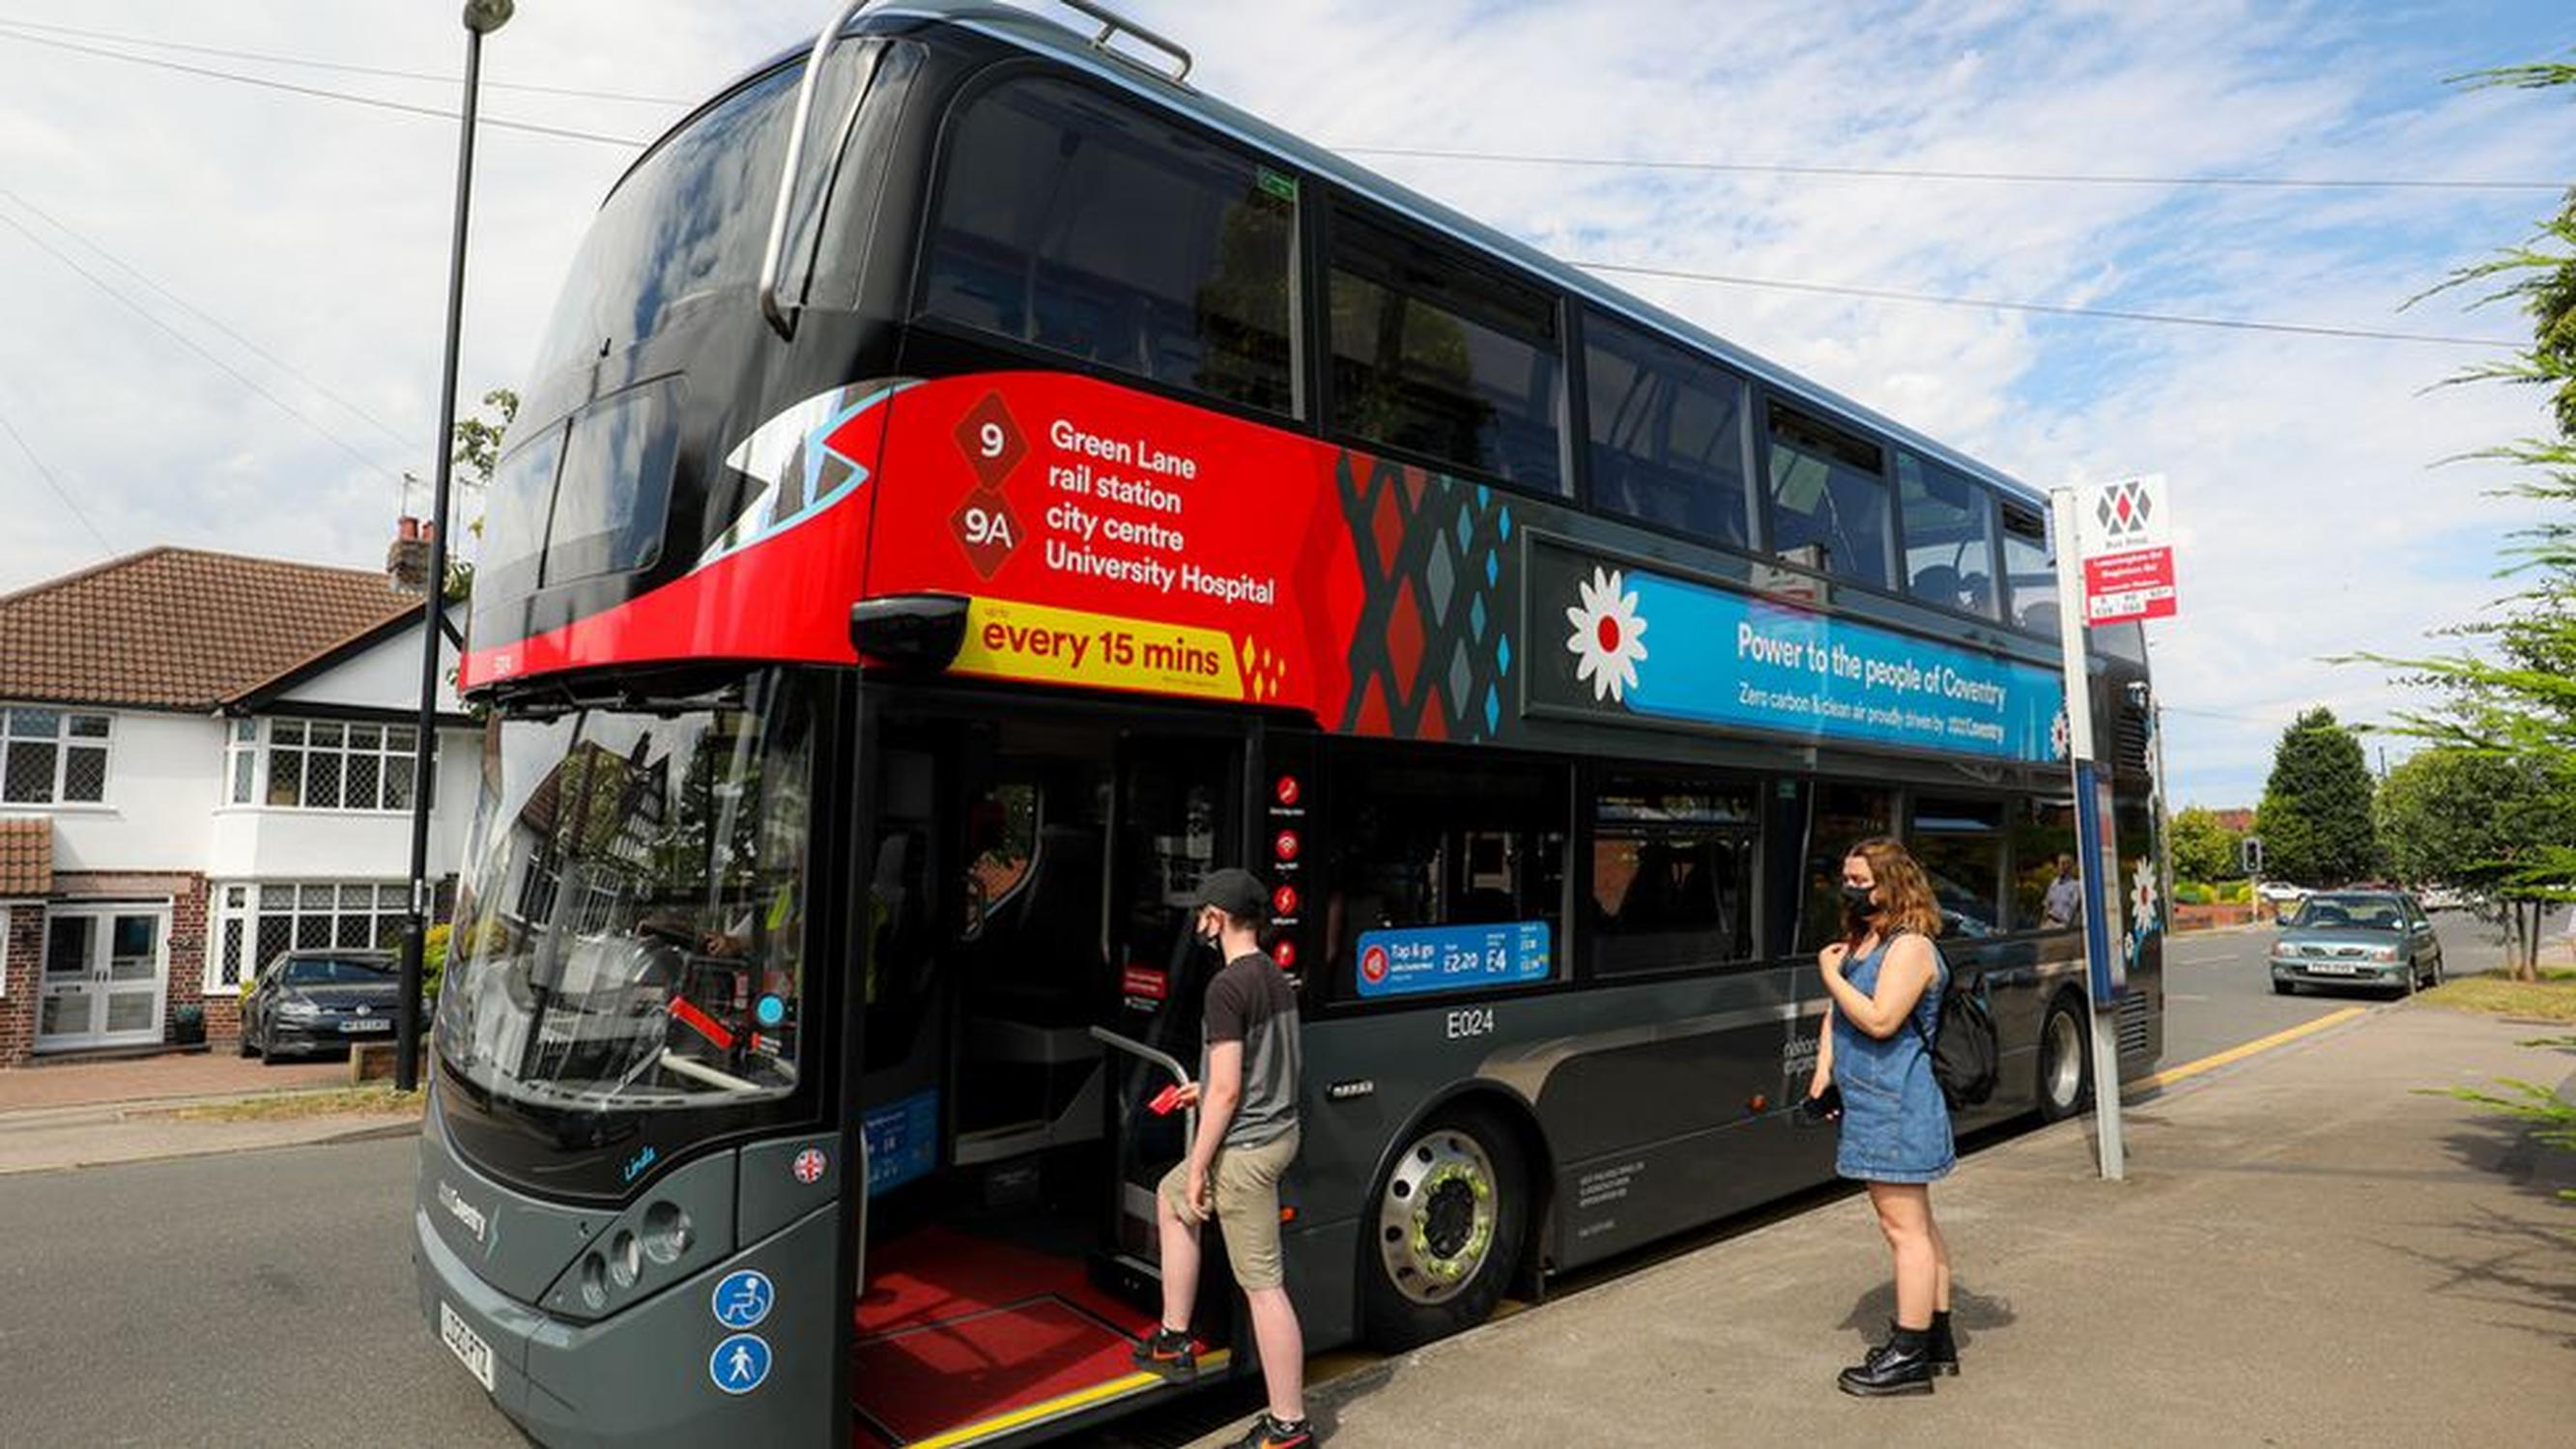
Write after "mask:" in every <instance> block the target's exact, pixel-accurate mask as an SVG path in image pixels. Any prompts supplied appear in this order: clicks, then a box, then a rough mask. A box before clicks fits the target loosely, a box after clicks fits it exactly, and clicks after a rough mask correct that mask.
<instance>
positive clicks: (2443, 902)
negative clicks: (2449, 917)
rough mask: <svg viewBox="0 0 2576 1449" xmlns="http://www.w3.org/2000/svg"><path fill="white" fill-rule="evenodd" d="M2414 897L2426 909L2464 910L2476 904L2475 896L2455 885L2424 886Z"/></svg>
mask: <svg viewBox="0 0 2576 1449" xmlns="http://www.w3.org/2000/svg"><path fill="white" fill-rule="evenodd" d="M2415 899H2417V900H2419V901H2422V902H2423V903H2424V909H2426V910H2428V911H2465V910H2467V909H2468V908H2469V907H2471V906H2473V905H2476V904H2477V898H2476V897H2475V896H2472V895H2470V894H2469V893H2468V892H2467V891H2464V890H2461V889H2459V888H2458V887H2456V886H2426V887H2425V888H2424V889H2423V890H2421V891H2418V892H2416V894H2415Z"/></svg>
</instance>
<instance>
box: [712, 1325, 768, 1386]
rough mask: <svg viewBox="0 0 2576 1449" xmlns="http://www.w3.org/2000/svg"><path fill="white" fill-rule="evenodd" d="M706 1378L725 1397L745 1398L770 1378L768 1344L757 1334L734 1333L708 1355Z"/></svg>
mask: <svg viewBox="0 0 2576 1449" xmlns="http://www.w3.org/2000/svg"><path fill="white" fill-rule="evenodd" d="M707 1377H708V1378H711V1379H713V1380H715V1384H716V1387H717V1388H720V1389H722V1390H724V1391H725V1392H726V1393H728V1394H747V1393H750V1392H751V1391H752V1390H753V1389H756V1388H759V1387H760V1384H761V1381H762V1380H763V1379H766V1378H768V1377H769V1341H768V1340H767V1339H764V1338H762V1337H761V1336H760V1335H759V1334H757V1333H737V1334H735V1335H734V1336H733V1337H731V1338H728V1339H726V1340H725V1341H724V1342H722V1343H719V1344H717V1345H716V1351H715V1352H714V1353H711V1354H709V1355H707Z"/></svg>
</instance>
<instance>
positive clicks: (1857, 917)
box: [1843, 885, 1878, 926]
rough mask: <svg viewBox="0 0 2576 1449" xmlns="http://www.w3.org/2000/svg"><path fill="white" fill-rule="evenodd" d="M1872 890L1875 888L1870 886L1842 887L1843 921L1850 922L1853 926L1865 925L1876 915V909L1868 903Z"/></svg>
mask: <svg viewBox="0 0 2576 1449" xmlns="http://www.w3.org/2000/svg"><path fill="white" fill-rule="evenodd" d="M1873 889H1875V887H1872V886H1856V885H1847V886H1844V887H1843V917H1844V919H1846V920H1848V921H1850V922H1851V923H1852V924H1853V925H1854V926H1860V925H1864V924H1866V923H1867V922H1868V920H1869V918H1870V917H1871V916H1874V915H1876V914H1878V908H1877V907H1876V906H1873V905H1871V904H1870V901H1869V893H1870V892H1871V891H1872V890H1873Z"/></svg>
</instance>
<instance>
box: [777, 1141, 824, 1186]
mask: <svg viewBox="0 0 2576 1449" xmlns="http://www.w3.org/2000/svg"><path fill="white" fill-rule="evenodd" d="M831 1165H832V1160H831V1159H830V1158H828V1157H825V1156H824V1155H823V1149H822V1148H820V1147H808V1148H806V1149H805V1150H804V1151H802V1152H799V1153H797V1154H796V1162H795V1164H794V1165H793V1166H792V1167H790V1168H789V1169H788V1171H790V1172H793V1173H795V1174H796V1180H797V1181H798V1182H801V1183H803V1184H805V1185H806V1186H807V1187H812V1186H813V1185H814V1184H816V1183H818V1182H821V1181H822V1180H823V1173H824V1172H825V1171H826V1170H827V1169H829V1168H830V1167H831Z"/></svg>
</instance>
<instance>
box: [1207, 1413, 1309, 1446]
mask: <svg viewBox="0 0 2576 1449" xmlns="http://www.w3.org/2000/svg"><path fill="white" fill-rule="evenodd" d="M1314 1442H1315V1421H1314V1420H1312V1419H1300V1420H1298V1421H1297V1422H1296V1423H1294V1424H1283V1423H1281V1422H1279V1420H1278V1419H1277V1418H1276V1417H1275V1416H1273V1415H1272V1414H1271V1413H1270V1412H1269V1411H1268V1410H1266V1409H1265V1410H1263V1411H1262V1414H1261V1417H1260V1418H1258V1419H1255V1420H1253V1421H1252V1429H1251V1432H1249V1433H1247V1434H1245V1435H1244V1436H1243V1437H1242V1438H1240V1439H1237V1440H1235V1441H1234V1443H1233V1444H1231V1445H1229V1446H1227V1449H1309V1446H1311V1445H1313V1444H1314Z"/></svg>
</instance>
